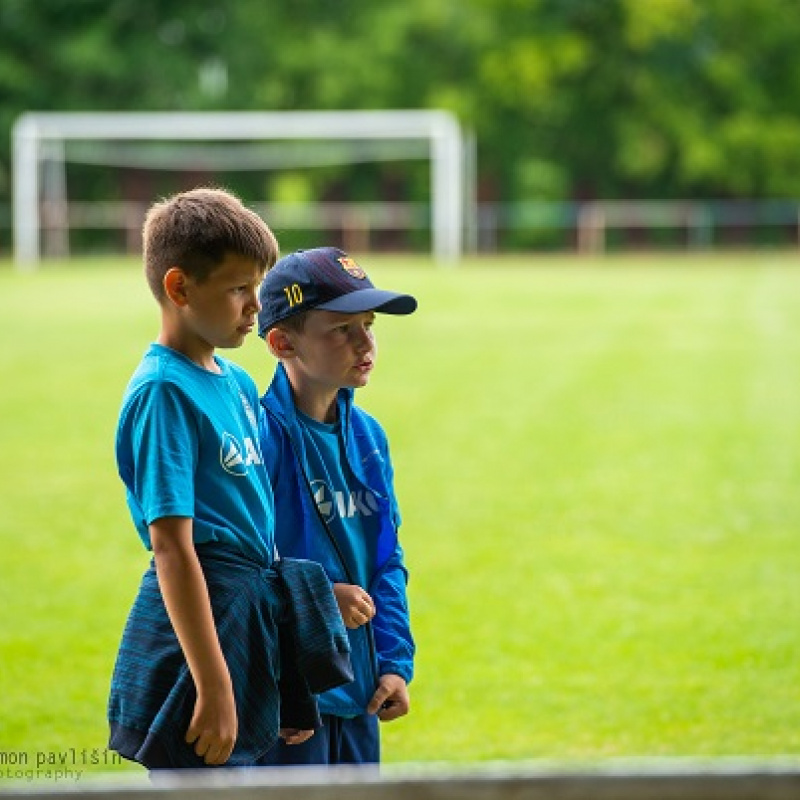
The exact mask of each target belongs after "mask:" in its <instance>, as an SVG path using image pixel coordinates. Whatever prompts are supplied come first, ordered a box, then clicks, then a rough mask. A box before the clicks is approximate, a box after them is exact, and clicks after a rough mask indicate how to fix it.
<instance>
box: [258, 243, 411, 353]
mask: <svg viewBox="0 0 800 800" xmlns="http://www.w3.org/2000/svg"><path fill="white" fill-rule="evenodd" d="M258 299H259V302H260V303H261V311H259V312H258V335H259V336H260V337H262V338H264V337H265V336H266V335H267V331H268V330H269V329H270V328H272V327H274V326H275V325H277V323H279V322H281V321H283V320H285V319H288V318H289V317H293V316H295V315H296V314H300V313H301V312H303V311H308V310H309V309H312V308H313V309H317V310H318V311H338V312H340V313H342V314H358V313H360V312H362V311H380V312H382V313H384V314H410V313H411V312H412V311H414V310H416V308H417V301H416V299H415V298H413V297H412V296H411V295H410V294H399V293H398V292H388V291H386V290H384V289H377V288H375V286H374V285H373V283H372V281H371V280H370V279H369V278H368V277H367V273H366V272H364V270H363V269H362V268H361V267H359V266H358V264H356V262H355V261H354V260H353V259H352V258H350V256H348V255H347V253H344V252H342V251H341V250H337V249H336V248H335V247H316V248H314V249H311V250H296V251H295V252H294V253H290V254H289V255H288V256H284V257H283V258H282V259H280V260H279V261H278V263H277V264H275V266H274V267H273V268H272V269H271V270H270V271H269V272H268V273H267V274H266V277H265V278H264V281H263V282H262V284H261V288H260V289H259V290H258Z"/></svg>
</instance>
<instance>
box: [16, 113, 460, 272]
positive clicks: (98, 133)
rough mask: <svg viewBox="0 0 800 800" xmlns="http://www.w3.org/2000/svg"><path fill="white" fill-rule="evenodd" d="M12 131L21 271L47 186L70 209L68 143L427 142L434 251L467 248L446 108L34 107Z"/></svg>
mask: <svg viewBox="0 0 800 800" xmlns="http://www.w3.org/2000/svg"><path fill="white" fill-rule="evenodd" d="M12 136H13V176H14V193H13V230H14V253H15V259H16V263H17V266H18V268H20V269H28V270H30V269H35V268H36V265H37V264H38V262H39V260H40V258H41V233H42V206H43V198H42V193H43V187H44V188H45V189H46V191H47V192H48V198H47V200H48V202H51V204H52V200H53V198H54V197H55V199H56V200H58V203H56V205H59V204H60V207H61V208H62V210H63V209H66V204H67V197H66V186H65V184H64V180H63V178H61V179H59V175H63V160H64V158H65V156H64V144H65V142H68V141H84V142H98V143H99V142H122V141H124V142H137V141H138V142H143V141H154V140H160V141H169V140H172V141H181V142H198V141H205V142H260V141H265V140H273V141H274V140H285V141H292V140H298V141H300V140H306V141H338V142H359V143H362V144H363V147H362V150H363V151H364V152H366V151H367V150H368V148H367V143H372V144H374V143H376V142H387V141H396V142H416V143H419V142H423V143H427V146H428V147H427V157H428V158H429V159H430V164H431V169H430V173H431V192H430V194H431V201H430V226H431V247H432V250H433V254H434V256H435V257H436V259H437V260H438V261H439V262H441V263H445V264H453V263H455V262H456V261H457V260H458V259H459V257H460V256H461V253H462V249H463V239H464V177H463V172H464V147H463V142H462V134H461V129H460V126H459V124H458V121H457V120H456V119H455V117H454V116H453V115H452V114H450V113H448V112H446V111H441V110H408V111H401V110H396V111H286V112H282V111H274V112H246V111H242V112H175V113H156V112H141V113H140V112H80V113H55V112H54V113H38V112H30V113H26V114H23V115H22V116H21V117H19V119H18V120H17V121H16V123H15V125H14V129H13V134H12ZM362 155H363V154H362ZM59 164H60V166H61V171H59ZM44 165H47V169H46V170H45V169H44ZM54 165H55V169H54V168H53V167H54ZM53 176H55V177H53ZM154 199H155V198H154Z"/></svg>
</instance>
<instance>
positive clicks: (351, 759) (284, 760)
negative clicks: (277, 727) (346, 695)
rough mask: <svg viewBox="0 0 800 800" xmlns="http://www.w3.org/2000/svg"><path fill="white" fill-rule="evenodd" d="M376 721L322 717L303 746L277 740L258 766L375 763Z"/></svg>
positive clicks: (378, 750) (371, 716)
mask: <svg viewBox="0 0 800 800" xmlns="http://www.w3.org/2000/svg"><path fill="white" fill-rule="evenodd" d="M378 725H379V723H378V718H377V717H376V716H375V715H374V714H362V715H361V716H358V717H353V718H352V719H349V718H347V717H335V716H333V715H331V714H323V715H322V728H321V729H320V730H318V731H317V732H316V733H315V734H314V735H313V736H312V737H311V738H310V739H309V740H308V741H306V742H303V744H286V742H284V741H283V739H281V740H280V741H279V742H278V743H277V744H276V745H275V746H274V747H273V748H272V749H271V750H270V751H269V752H268V753H267V754H266V756H264V757H263V758H261V759H259V761H258V765H259V766H264V767H288V766H305V765H310V764H314V765H319V764H377V763H379V762H380V758H381V747H380V731H379V729H378Z"/></svg>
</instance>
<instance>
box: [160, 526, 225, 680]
mask: <svg viewBox="0 0 800 800" xmlns="http://www.w3.org/2000/svg"><path fill="white" fill-rule="evenodd" d="M150 535H151V541H152V543H153V553H154V556H155V562H156V572H157V574H158V583H159V586H160V588H161V594H162V596H163V598H164V605H165V606H166V608H167V613H168V614H169V618H170V621H171V622H172V626H173V628H174V629H175V634H176V635H177V637H178V641H179V642H180V645H181V649H182V650H183V654H184V656H185V658H186V662H187V664H188V666H189V671H190V672H191V674H192V678H193V679H194V682H195V687H196V688H197V691H198V693H199V694H201V693H203V692H206V691H216V690H218V689H219V688H221V687H227V686H229V684H230V675H229V673H228V667H227V664H226V662H225V658H224V656H223V654H222V649H221V648H220V645H219V638H218V636H217V631H216V627H215V625H214V617H213V614H212V611H211V601H210V599H209V596H208V587H207V585H206V581H205V576H204V575H203V571H202V569H201V567H200V562H199V561H198V559H197V554H196V552H195V550H194V544H193V542H192V520H191V519H189V518H184V517H169V518H164V519H160V520H156V522H154V523H153V524H152V525H151V526H150Z"/></svg>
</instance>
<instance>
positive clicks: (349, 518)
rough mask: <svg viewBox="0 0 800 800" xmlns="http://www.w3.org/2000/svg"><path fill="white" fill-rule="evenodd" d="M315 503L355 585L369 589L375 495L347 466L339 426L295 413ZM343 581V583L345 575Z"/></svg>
mask: <svg viewBox="0 0 800 800" xmlns="http://www.w3.org/2000/svg"><path fill="white" fill-rule="evenodd" d="M297 419H298V421H299V422H300V429H301V430H302V432H303V444H304V445H305V450H306V457H307V459H308V466H309V478H310V481H311V488H312V490H313V492H314V499H315V500H316V503H317V508H319V510H320V513H321V514H322V516H323V517H324V519H325V522H326V523H327V524H328V528H329V529H330V531H331V532H332V533H333V535H334V537H335V538H336V543H337V544H338V545H339V548H340V549H341V550H342V553H343V555H344V557H345V558H346V559H347V565H348V567H349V568H350V570H351V572H352V571H354V575H353V577H354V578H355V580H356V581H357V582H358V585H359V586H361V587H362V588H364V589H366V588H368V587H369V584H370V581H371V579H372V571H373V569H374V564H375V558H376V549H377V541H378V533H379V529H380V518H379V514H378V503H377V500H376V499H375V495H374V494H373V493H372V492H371V491H370V490H369V489H368V488H367V487H366V486H363V485H361V483H360V482H359V481H357V480H356V478H355V476H354V475H353V474H352V472H351V470H350V469H349V467H348V466H347V457H346V455H345V449H344V441H343V439H342V436H341V433H340V428H339V425H338V424H333V425H328V424H325V423H323V422H318V421H317V420H315V419H313V418H311V417H309V416H307V415H305V414H303V413H301V412H300V411H298V412H297ZM342 580H345V577H344V574H343V575H342Z"/></svg>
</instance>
